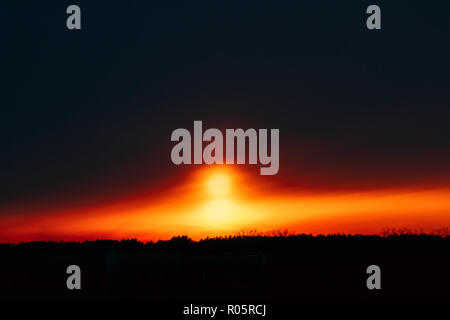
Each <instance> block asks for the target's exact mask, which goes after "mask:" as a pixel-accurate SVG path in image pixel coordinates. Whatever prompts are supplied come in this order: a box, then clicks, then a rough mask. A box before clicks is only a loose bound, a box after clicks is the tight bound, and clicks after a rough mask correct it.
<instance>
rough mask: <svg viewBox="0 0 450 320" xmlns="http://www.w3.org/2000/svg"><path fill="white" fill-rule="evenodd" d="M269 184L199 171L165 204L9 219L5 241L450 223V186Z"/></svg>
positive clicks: (229, 170) (229, 172)
mask: <svg viewBox="0 0 450 320" xmlns="http://www.w3.org/2000/svg"><path fill="white" fill-rule="evenodd" d="M257 179H261V180H259V181H258V183H257V182H256V180H257ZM263 179H264V178H263V177H261V176H258V177H251V176H249V175H248V174H244V173H243V172H240V171H238V170H237V169H236V168H235V167H232V166H226V165H218V166H211V167H207V168H201V169H200V170H197V171H195V173H194V174H193V175H192V176H191V177H190V178H188V179H187V180H186V181H183V182H181V183H180V185H179V186H178V187H174V188H172V189H171V190H168V191H167V192H166V193H165V194H164V195H163V196H161V197H160V198H159V199H154V198H152V199H147V200H146V199H134V200H128V201H123V202H119V203H116V204H109V205H104V206H101V207H92V208H88V209H84V210H74V209H73V210H65V211H58V212H53V213H52V212H49V213H47V214H45V215H38V216H37V215H34V216H33V215H27V213H26V212H24V214H23V215H20V214H15V215H9V216H8V215H4V216H2V217H0V225H1V229H0V242H25V241H34V240H36V241H42V240H53V241H55V240H64V241H82V240H96V239H104V238H108V239H117V240H120V239H124V238H137V239H139V240H141V241H150V240H153V241H155V240H160V239H161V240H165V239H170V238H171V237H173V236H177V235H188V236H189V237H191V238H192V239H194V240H199V239H202V238H206V237H215V236H226V235H233V234H236V233H238V232H242V231H246V230H257V231H258V232H270V231H274V230H289V231H290V232H293V233H307V234H335V233H349V234H379V233H380V232H381V231H382V230H383V229H384V228H391V227H396V228H409V229H412V230H423V231H425V232H427V231H428V232H429V231H432V230H434V229H439V228H443V227H448V226H449V225H450V215H449V213H450V188H438V189H427V190H414V189H410V190H407V189H390V190H377V191H365V192H340V193H329V192H328V193H325V192H316V193H304V192H303V193H302V192H290V193H289V194H286V193H285V192H283V190H277V188H274V187H272V186H270V185H269V184H264V183H262V182H261V181H263Z"/></svg>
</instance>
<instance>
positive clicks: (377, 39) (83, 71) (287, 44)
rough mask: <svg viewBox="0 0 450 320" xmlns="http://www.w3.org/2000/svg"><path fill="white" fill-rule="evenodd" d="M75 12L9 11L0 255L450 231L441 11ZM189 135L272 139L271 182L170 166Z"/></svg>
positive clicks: (227, 8)
mask: <svg viewBox="0 0 450 320" xmlns="http://www.w3.org/2000/svg"><path fill="white" fill-rule="evenodd" d="M70 4H72V3H70V2H67V1H60V2H58V4H54V3H51V2H49V1H44V2H42V1H40V2H39V3H34V2H29V1H28V2H27V1H14V2H13V1H8V2H7V3H6V4H5V6H4V8H3V9H2V13H1V15H2V16H1V19H0V20H1V21H2V24H3V25H4V27H2V28H1V30H2V39H3V44H2V48H3V49H2V52H1V53H0V57H1V59H0V61H1V66H2V72H1V75H0V77H1V78H2V81H1V82H2V90H1V95H0V99H1V103H0V104H1V112H2V117H0V124H1V125H0V152H1V156H0V169H1V170H0V242H19V241H31V240H86V239H90V240H92V239H97V238H115V239H120V238H129V237H137V238H139V239H142V240H157V239H166V238H170V237H172V236H174V235H180V234H187V235H190V236H192V237H193V238H195V239H199V238H203V237H207V236H215V235H224V234H233V233H236V232H240V231H242V230H258V231H260V232H266V231H271V230H285V229H287V230H290V231H292V232H305V233H313V234H317V233H325V234H327V233H363V234H369V233H379V232H381V231H382V230H383V229H384V228H393V227H395V228H409V229H415V230H419V229H423V230H426V231H432V230H434V229H438V228H443V227H448V226H449V224H450V210H449V209H450V196H449V195H450V167H449V163H450V162H449V160H450V148H449V147H450V140H449V139H448V137H449V136H450V128H449V125H448V123H449V121H448V119H449V116H450V97H449V95H450V90H449V88H450V78H449V75H450V62H449V59H448V57H449V53H450V44H449V42H448V35H449V28H450V23H449V20H448V17H447V16H446V12H448V9H449V8H448V7H446V6H445V4H439V5H437V4H436V5H427V6H425V5H424V3H423V2H422V1H396V2H395V4H393V3H390V2H388V1H378V2H377V4H378V5H379V6H380V7H381V10H382V29H381V30H377V31H369V30H367V29H366V27H365V20H366V17H367V15H366V14H365V8H366V7H367V6H368V5H370V4H372V3H371V2H367V1H361V2H359V3H358V4H350V3H348V4H341V3H338V2H335V1H292V2H282V3H272V4H267V3H261V2H246V3H245V4H242V3H232V2H214V3H208V4H201V3H198V4H193V3H185V4H184V5H181V4H169V3H165V2H162V1H161V2H156V1H155V2H154V1H152V2H151V3H147V4H143V3H141V1H126V2H125V1H120V2H117V3H114V4H111V3H109V2H104V1H96V2H95V3H92V2H89V1H78V2H77V4H78V5H79V6H80V7H81V12H82V29H81V30H79V31H69V30H67V29H66V26H65V20H66V17H67V15H66V14H65V9H66V7H67V6H68V5H70ZM194 120H201V121H203V126H204V127H205V128H219V129H221V130H222V131H224V130H225V129H226V128H243V129H247V128H255V129H258V128H267V129H271V128H278V129H279V130H280V170H279V173H278V174H277V175H274V176H260V175H259V165H257V166H250V165H213V166H205V165H202V166H194V165H190V166H189V165H185V166H183V165H182V166H175V165H174V164H172V162H171V160H170V152H171V149H172V147H173V146H174V143H173V142H171V141H170V135H171V133H172V131H173V130H175V129H177V128H186V129H188V130H190V131H191V132H192V130H193V122H194ZM211 185H213V186H214V187H211ZM215 189H217V190H215Z"/></svg>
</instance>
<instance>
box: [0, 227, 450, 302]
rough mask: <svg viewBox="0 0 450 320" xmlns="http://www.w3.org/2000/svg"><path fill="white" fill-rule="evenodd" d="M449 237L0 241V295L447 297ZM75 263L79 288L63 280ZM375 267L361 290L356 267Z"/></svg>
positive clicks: (361, 272)
mask: <svg viewBox="0 0 450 320" xmlns="http://www.w3.org/2000/svg"><path fill="white" fill-rule="evenodd" d="M449 245H450V237H448V236H447V237H444V238H443V237H439V236H431V235H391V236H388V237H377V236H318V237H313V236H307V235H297V236H275V237H263V236H252V237H233V238H229V239H208V240H203V241H200V242H192V241H191V240H190V239H188V238H187V237H178V238H173V239H172V240H170V241H160V242H157V243H148V244H143V243H141V242H138V241H136V240H126V241H120V242H119V241H110V240H99V241H94V242H83V243H63V242H61V243H45V242H34V243H25V244H18V245H9V244H1V245H0V257H1V258H0V261H1V263H0V275H1V281H0V298H152V299H271V300H273V299H315V298H326V299H330V298H331V299H335V298H337V299H346V298H351V299H355V298H356V299H391V298H399V299H405V298H439V299H449V298H450V290H449V288H450V274H449V270H450V250H449V248H450V246H449ZM72 264H75V265H78V266H80V268H81V272H82V290H79V291H77V290H73V291H69V290H68V289H67V288H66V279H67V277H68V275H67V274H66V268H67V266H69V265H72ZM372 264H376V265H378V266H380V268H381V287H382V289H381V290H368V289H367V287H366V279H367V277H368V276H369V275H367V274H366V268H367V267H368V266H369V265H372Z"/></svg>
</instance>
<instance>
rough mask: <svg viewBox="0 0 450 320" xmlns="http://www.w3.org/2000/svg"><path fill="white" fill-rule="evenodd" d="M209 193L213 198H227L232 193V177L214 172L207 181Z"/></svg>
mask: <svg viewBox="0 0 450 320" xmlns="http://www.w3.org/2000/svg"><path fill="white" fill-rule="evenodd" d="M206 188H207V192H208V194H209V195H210V196H213V197H226V196H228V195H230V193H231V177H230V175H229V174H227V173H225V172H214V173H212V174H211V175H210V176H209V177H208V178H207V181H206Z"/></svg>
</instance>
